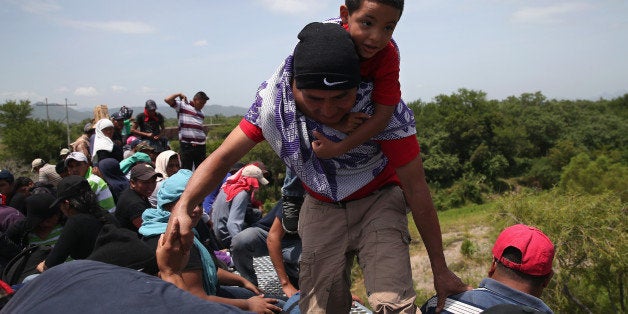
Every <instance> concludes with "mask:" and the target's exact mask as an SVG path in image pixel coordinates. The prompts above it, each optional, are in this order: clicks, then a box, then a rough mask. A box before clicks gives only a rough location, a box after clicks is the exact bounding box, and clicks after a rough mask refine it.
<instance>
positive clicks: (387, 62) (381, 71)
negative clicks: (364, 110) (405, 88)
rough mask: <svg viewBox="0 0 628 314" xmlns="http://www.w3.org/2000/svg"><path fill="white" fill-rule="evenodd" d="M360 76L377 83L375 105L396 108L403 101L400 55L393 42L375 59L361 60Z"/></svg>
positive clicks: (374, 91) (374, 92) (377, 54)
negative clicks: (400, 82) (400, 80)
mask: <svg viewBox="0 0 628 314" xmlns="http://www.w3.org/2000/svg"><path fill="white" fill-rule="evenodd" d="M342 27H344V28H345V29H348V27H349V26H348V25H347V24H343V25H342ZM360 75H361V76H362V77H363V78H364V79H367V80H370V81H373V83H375V87H374V88H373V94H372V96H371V97H372V99H373V101H374V102H375V103H378V104H381V105H385V106H396V105H397V104H398V103H399V101H401V85H400V84H399V53H398V50H397V47H396V46H395V45H394V44H393V43H392V41H391V42H388V45H387V46H386V48H384V49H382V50H380V51H379V52H377V53H376V54H375V55H374V56H373V57H371V58H369V59H364V60H360Z"/></svg>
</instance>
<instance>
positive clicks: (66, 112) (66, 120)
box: [65, 98, 76, 147]
mask: <svg viewBox="0 0 628 314" xmlns="http://www.w3.org/2000/svg"><path fill="white" fill-rule="evenodd" d="M68 106H76V104H68V99H67V98H66V99H65V127H66V130H67V133H68V146H67V147H70V118H69V117H68Z"/></svg>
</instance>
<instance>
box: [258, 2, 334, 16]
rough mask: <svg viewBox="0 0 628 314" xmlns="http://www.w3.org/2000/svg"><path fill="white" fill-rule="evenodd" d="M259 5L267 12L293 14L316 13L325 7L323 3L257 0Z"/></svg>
mask: <svg viewBox="0 0 628 314" xmlns="http://www.w3.org/2000/svg"><path fill="white" fill-rule="evenodd" d="M259 1H260V3H261V4H262V5H263V6H265V7H267V8H268V9H269V10H271V11H274V12H278V13H282V14H294V13H305V12H313V11H318V10H320V9H321V8H324V7H325V4H324V3H323V2H324V1H320V0H319V1H311V0H259Z"/></svg>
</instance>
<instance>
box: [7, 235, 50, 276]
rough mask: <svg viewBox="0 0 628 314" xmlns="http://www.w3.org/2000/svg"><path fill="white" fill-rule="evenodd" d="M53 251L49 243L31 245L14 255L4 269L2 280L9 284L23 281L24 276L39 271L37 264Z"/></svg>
mask: <svg viewBox="0 0 628 314" xmlns="http://www.w3.org/2000/svg"><path fill="white" fill-rule="evenodd" d="M51 251H52V246H49V245H29V246H28V247H26V248H25V249H23V250H22V251H21V252H20V253H19V254H18V255H16V256H15V257H13V258H12V259H11V260H10V261H9V262H8V263H7V264H6V266H5V267H4V270H3V271H2V281H4V282H6V283H8V284H9V285H15V284H18V283H21V282H22V281H23V280H24V278H26V277H28V276H30V275H33V274H37V273H39V272H38V271H37V265H38V264H39V263H41V262H42V261H43V260H45V259H46V257H47V256H48V254H50V252H51Z"/></svg>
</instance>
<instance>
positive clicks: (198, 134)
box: [172, 100, 206, 145]
mask: <svg viewBox="0 0 628 314" xmlns="http://www.w3.org/2000/svg"><path fill="white" fill-rule="evenodd" d="M172 108H174V110H176V111H177V115H178V116H179V141H181V142H184V143H191V144H199V145H202V144H205V138H206V135H205V130H203V121H204V120H205V115H204V114H203V112H202V111H200V110H196V108H194V107H193V106H192V105H190V104H188V103H185V102H183V101H181V100H177V101H176V105H175V106H173V107H172Z"/></svg>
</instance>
